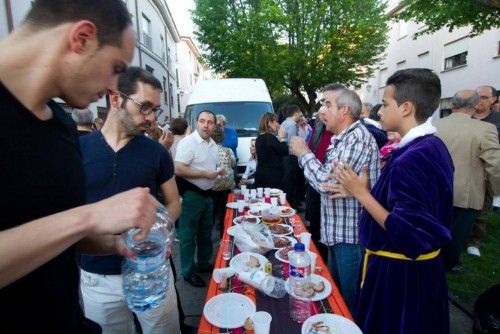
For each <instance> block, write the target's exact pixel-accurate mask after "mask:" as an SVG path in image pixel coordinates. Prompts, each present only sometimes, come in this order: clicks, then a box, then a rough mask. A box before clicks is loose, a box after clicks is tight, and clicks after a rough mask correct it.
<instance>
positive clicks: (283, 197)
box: [279, 192, 286, 205]
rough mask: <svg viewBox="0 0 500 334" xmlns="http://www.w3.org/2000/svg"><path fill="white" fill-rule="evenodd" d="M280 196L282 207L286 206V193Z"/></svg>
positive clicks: (281, 193)
mask: <svg viewBox="0 0 500 334" xmlns="http://www.w3.org/2000/svg"><path fill="white" fill-rule="evenodd" d="M279 196H280V204H281V205H285V203H286V193H284V192H280V195H279Z"/></svg>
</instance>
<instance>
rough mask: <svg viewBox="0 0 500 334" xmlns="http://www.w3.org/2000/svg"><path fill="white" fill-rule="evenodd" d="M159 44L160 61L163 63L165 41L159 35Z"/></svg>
mask: <svg viewBox="0 0 500 334" xmlns="http://www.w3.org/2000/svg"><path fill="white" fill-rule="evenodd" d="M160 44H161V60H163V61H165V50H166V49H165V39H163V35H160Z"/></svg>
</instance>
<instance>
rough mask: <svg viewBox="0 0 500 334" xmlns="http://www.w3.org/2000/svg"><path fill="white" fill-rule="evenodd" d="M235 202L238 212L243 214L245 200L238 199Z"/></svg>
mask: <svg viewBox="0 0 500 334" xmlns="http://www.w3.org/2000/svg"><path fill="white" fill-rule="evenodd" d="M236 203H238V214H240V215H241V214H243V211H245V200H242V199H239V200H238V202H236Z"/></svg>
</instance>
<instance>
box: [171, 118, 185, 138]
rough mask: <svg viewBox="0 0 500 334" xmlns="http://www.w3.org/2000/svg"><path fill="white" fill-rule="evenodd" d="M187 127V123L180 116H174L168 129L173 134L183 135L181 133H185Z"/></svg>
mask: <svg viewBox="0 0 500 334" xmlns="http://www.w3.org/2000/svg"><path fill="white" fill-rule="evenodd" d="M187 127H188V123H187V122H186V120H185V119H184V118H182V117H177V118H174V119H173V120H172V121H171V122H170V131H172V133H173V134H174V135H183V134H185V133H186V129H187Z"/></svg>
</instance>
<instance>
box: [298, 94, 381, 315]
mask: <svg viewBox="0 0 500 334" xmlns="http://www.w3.org/2000/svg"><path fill="white" fill-rule="evenodd" d="M323 100H324V102H323V105H324V106H325V107H326V108H323V111H322V112H323V116H324V119H325V126H326V128H327V130H329V131H331V132H332V133H333V134H334V135H333V136H332V139H331V145H330V146H329V147H328V151H327V153H326V161H325V163H324V164H322V163H321V162H320V161H319V160H318V159H317V158H316V157H315V156H314V154H313V153H312V152H311V151H310V149H309V148H308V146H307V144H306V143H305V142H304V140H303V139H302V138H300V137H294V138H293V139H292V141H291V144H290V150H291V152H292V153H293V154H294V155H296V156H297V157H298V158H299V164H300V166H301V167H302V168H303V169H304V176H305V177H306V179H307V181H308V182H309V184H310V185H311V186H312V187H313V188H314V189H316V190H317V191H318V192H319V193H320V194H321V242H322V243H324V244H325V245H327V246H328V248H329V250H330V256H329V261H328V262H329V263H328V266H329V269H330V271H331V273H332V274H333V276H334V279H335V281H336V282H337V284H338V285H339V286H340V290H341V292H342V295H343V297H344V300H345V302H346V304H347V306H348V307H349V310H350V311H351V313H352V312H354V311H355V309H356V301H357V294H358V290H359V270H360V268H361V258H362V249H361V246H360V245H359V240H358V221H359V215H360V213H361V204H360V203H359V202H358V201H357V200H356V199H355V198H354V197H347V198H338V199H333V198H330V197H329V194H328V192H326V191H325V190H324V189H323V188H322V184H324V183H329V182H335V181H332V177H331V173H332V171H333V170H334V169H333V168H332V167H333V165H334V164H337V163H347V164H349V165H350V166H352V168H353V170H354V171H355V172H356V173H362V172H364V173H368V176H369V179H370V186H373V185H374V184H375V182H376V181H377V178H378V176H379V156H378V147H377V143H376V141H375V139H374V138H373V136H372V135H371V134H370V132H368V130H367V129H366V128H365V127H364V126H363V125H362V124H361V122H360V121H359V119H360V114H361V100H360V99H359V96H358V95H357V94H356V93H355V92H354V91H351V90H348V89H345V88H343V86H341V85H336V84H332V85H328V86H326V87H325V88H324V89H323Z"/></svg>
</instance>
